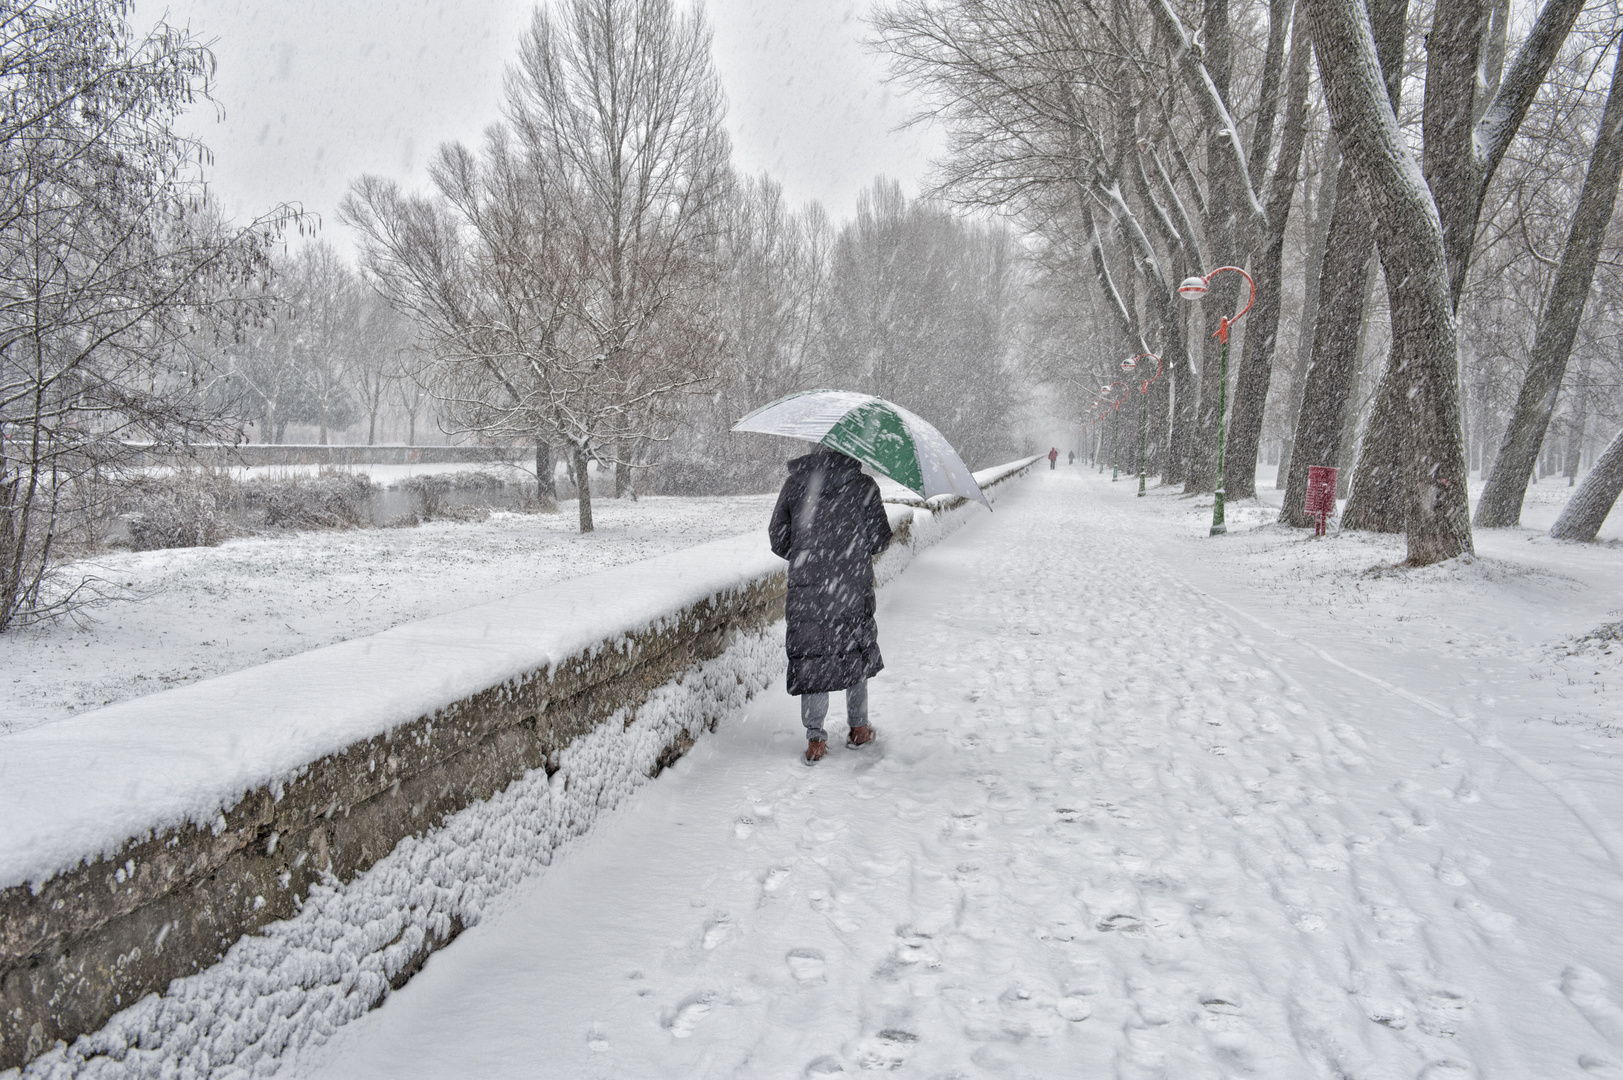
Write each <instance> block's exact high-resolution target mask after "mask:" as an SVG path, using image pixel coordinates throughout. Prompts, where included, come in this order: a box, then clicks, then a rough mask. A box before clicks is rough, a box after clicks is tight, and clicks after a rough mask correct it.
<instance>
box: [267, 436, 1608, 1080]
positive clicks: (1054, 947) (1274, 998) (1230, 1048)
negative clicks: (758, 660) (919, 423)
mask: <svg viewBox="0 0 1623 1080" xmlns="http://www.w3.org/2000/svg"><path fill="white" fill-rule="evenodd" d="M1209 507H1210V502H1209V500H1189V499H1184V498H1180V497H1177V496H1175V495H1172V494H1170V493H1160V492H1158V493H1156V494H1155V495H1154V496H1153V497H1151V498H1147V499H1134V498H1133V497H1132V488H1131V486H1130V485H1128V484H1126V483H1120V484H1115V485H1111V484H1110V483H1109V482H1108V480H1102V479H1100V478H1099V477H1098V476H1097V475H1095V474H1091V473H1087V472H1084V471H1082V470H1081V469H1079V468H1078V469H1069V470H1067V469H1063V468H1062V469H1061V470H1060V471H1058V472H1055V473H1050V472H1049V471H1047V470H1039V471H1038V472H1037V473H1036V474H1034V476H1033V477H1032V478H1031V479H1029V480H1027V481H1025V482H1024V483H1023V484H1021V485H1018V486H1016V487H1014V488H1013V489H1011V490H1010V491H1009V492H1008V494H1007V495H1006V496H1005V497H1004V499H1003V500H1002V501H1000V502H999V504H998V512H997V513H996V514H995V515H992V516H990V517H986V516H984V515H982V518H981V519H980V520H974V521H971V522H970V523H969V525H968V526H967V527H966V528H965V529H964V530H963V531H962V532H960V533H959V534H958V535H957V536H956V537H955V538H954V540H953V541H952V542H950V543H947V544H943V545H941V546H939V547H937V548H935V549H933V550H931V551H929V552H927V553H925V554H923V555H921V556H919V557H918V558H917V559H916V560H915V561H914V563H913V566H912V568H911V569H910V570H909V572H908V573H907V574H906V575H905V576H903V577H902V578H901V579H899V580H898V581H897V582H896V583H895V584H894V585H892V586H890V587H889V588H888V589H887V590H886V591H885V592H884V593H883V594H882V598H881V607H880V627H881V640H882V644H883V648H884V651H885V656H886V660H887V663H888V669H887V671H886V672H885V673H884V674H883V675H881V676H880V677H879V678H878V679H876V680H875V681H874V683H873V686H872V708H873V712H874V717H875V723H876V724H877V725H878V726H879V728H880V731H881V736H880V741H879V743H878V744H877V745H875V746H873V747H870V748H868V749H864V750H861V751H849V750H846V749H844V748H843V747H836V748H835V749H834V750H833V751H832V752H831V754H830V756H829V759H828V760H826V761H825V762H823V763H822V764H820V765H818V766H817V767H815V768H810V769H808V768H805V767H803V766H802V765H800V764H799V763H798V761H797V754H798V750H799V748H800V746H801V742H800V738H801V736H800V728H799V723H798V717H797V715H796V712H795V703H794V702H793V700H792V699H790V698H788V697H787V696H785V695H784V694H783V693H782V692H781V691H774V692H771V693H769V694H766V695H764V696H763V697H761V698H760V699H757V702H756V703H755V704H753V705H751V706H750V707H749V708H748V709H746V710H745V711H744V712H743V713H742V714H741V715H740V716H739V717H738V718H737V719H736V720H735V721H734V722H731V723H724V724H723V725H722V728H721V730H720V731H719V732H718V733H717V734H716V735H715V736H713V737H710V738H707V739H705V740H703V741H701V742H700V744H699V745H698V747H697V748H696V749H695V750H694V751H693V753H692V754H690V755H689V757H688V758H686V759H684V760H683V761H682V762H681V763H680V764H679V765H678V766H676V767H675V768H674V769H672V770H671V771H669V772H667V773H666V774H665V776H664V777H662V779H661V780H660V781H659V782H658V783H656V784H652V785H649V786H647V787H645V788H643V789H642V790H641V791H640V792H638V793H637V794H636V795H634V796H632V797H631V799H630V800H629V802H628V803H627V805H626V806H625V807H624V808H623V809H622V810H620V811H619V812H617V813H616V814H614V815H612V816H611V817H609V818H606V819H604V820H602V821H600V822H599V823H598V825H597V826H596V827H595V828H594V829H593V831H592V832H591V833H590V834H588V835H587V836H586V837H585V838H584V839H583V840H581V841H578V842H577V843H576V844H575V845H574V846H573V848H572V849H571V850H569V851H568V853H567V854H566V855H565V856H564V857H563V858H562V859H561V860H559V861H557V862H555V863H554V864H553V865H552V867H551V868H550V869H549V870H547V871H545V872H544V873H542V874H540V875H538V876H536V877H534V878H532V879H530V880H528V881H526V882H524V883H523V884H521V885H519V886H517V887H515V888H513V889H512V890H511V891H509V892H508V893H506V894H504V895H503V896H501V897H500V898H497V899H494V900H492V901H490V902H488V903H487V905H486V918H485V919H484V921H483V922H482V923H481V924H480V925H478V926H476V927H474V928H473V929H471V930H469V931H468V932H467V933H466V934H464V935H463V937H462V938H461V939H460V940H459V941H457V942H456V943H455V944H453V945H452V946H451V947H450V948H449V949H447V950H446V951H444V952H441V953H438V954H436V955H435V956H433V957H432V958H431V959H430V960H429V961H428V963H427V965H426V967H425V968H424V970H423V971H422V972H421V973H420V974H419V975H418V976H417V977H416V978H415V979H413V981H412V982H410V983H409V984H407V985H406V986H405V988H404V989H402V990H401V991H399V992H397V993H396V994H394V995H393V997H392V998H391V999H390V1000H389V1001H388V1002H387V1003H386V1004H385V1005H384V1006H383V1007H382V1008H381V1009H379V1010H377V1011H375V1012H372V1013H370V1014H368V1015H366V1016H363V1017H361V1018H359V1019H358V1020H356V1021H354V1022H353V1023H351V1024H349V1025H348V1026H346V1027H344V1028H341V1029H339V1030H337V1031H336V1032H335V1033H334V1034H333V1036H332V1038H331V1040H330V1041H329V1042H328V1043H327V1044H326V1045H325V1046H322V1047H316V1048H308V1049H306V1050H305V1051H303V1052H302V1053H299V1054H293V1055H290V1056H289V1057H288V1058H287V1059H286V1060H285V1061H284V1063H283V1065H284V1068H283V1072H284V1073H285V1074H287V1075H295V1076H311V1077H342V1078H358V1077H367V1076H377V1077H391V1078H395V1077H441V1076H481V1077H499V1076H525V1077H551V1076H556V1077H593V1076H609V1077H623V1076H694V1077H718V1076H748V1077H757V1076H761V1077H767V1076H819V1075H823V1076H826V1075H831V1074H836V1073H839V1072H842V1071H843V1072H845V1073H848V1074H856V1073H860V1072H862V1071H864V1070H865V1069H881V1070H894V1071H896V1073H897V1074H898V1075H901V1076H920V1077H926V1076H929V1077H935V1076H982V1075H985V1076H1035V1077H1054V1076H1086V1077H1093V1076H1118V1077H1177V1078H1180V1080H1184V1078H1198V1077H1219V1076H1225V1077H1228V1076H1258V1077H1278V1078H1282V1080H1283V1078H1301V1077H1360V1078H1372V1080H1373V1078H1396V1077H1405V1078H1407V1077H1425V1078H1428V1080H1463V1078H1467V1077H1482V1078H1488V1077H1504V1078H1507V1080H1509V1078H1526V1077H1563V1076H1571V1077H1578V1076H1584V1077H1599V1076H1623V1005H1620V1002H1623V930H1620V929H1619V915H1620V914H1623V844H1620V841H1619V837H1618V834H1617V832H1616V831H1615V829H1614V828H1613V826H1612V824H1611V823H1612V822H1615V821H1617V820H1618V818H1619V815H1620V813H1623V786H1620V785H1619V783H1618V780H1619V779H1620V777H1619V773H1620V764H1619V759H1618V754H1617V744H1616V743H1615V742H1614V738H1615V736H1616V735H1617V734H1618V728H1617V727H1616V726H1615V724H1616V717H1617V716H1618V715H1619V714H1620V712H1623V710H1619V708H1618V705H1619V691H1620V689H1623V678H1620V666H1623V648H1618V647H1616V645H1617V643H1616V642H1614V641H1608V639H1607V638H1606V637H1605V635H1601V636H1600V637H1592V638H1590V639H1589V640H1587V641H1585V640H1583V638H1584V635H1585V634H1587V633H1589V632H1590V631H1592V630H1594V629H1596V628H1597V627H1600V626H1602V625H1605V624H1608V623H1613V622H1617V621H1618V620H1620V619H1623V610H1620V609H1619V605H1620V603H1623V558H1619V554H1618V552H1617V550H1616V549H1615V548H1608V547H1604V546H1603V547H1595V546H1578V545H1568V544H1557V543H1555V542H1553V541H1549V540H1548V539H1547V538H1544V537H1541V536H1538V535H1536V534H1532V533H1529V532H1524V531H1507V532H1499V533H1479V534H1478V546H1479V549H1480V551H1481V552H1482V557H1481V558H1479V559H1477V560H1475V561H1474V562H1472V563H1468V564H1459V563H1456V564H1451V565H1447V566H1442V567H1435V568H1430V569H1425V570H1415V571H1411V570H1402V569H1396V568H1394V567H1393V565H1392V564H1393V563H1395V562H1396V561H1397V559H1399V558H1401V539H1400V538H1380V537H1369V536H1362V535H1354V534H1346V535H1333V536H1331V537H1328V538H1326V539H1324V540H1317V541H1315V540H1313V539H1312V538H1311V537H1310V536H1306V535H1304V534H1303V533H1301V532H1295V531H1289V530H1283V529H1279V528H1277V527H1272V526H1269V527H1264V528H1260V529H1255V530H1253V531H1250V532H1246V531H1244V528H1245V526H1246V525H1247V524H1252V523H1255V522H1256V521H1257V520H1259V519H1261V518H1262V517H1264V516H1269V517H1271V512H1268V511H1265V510H1264V508H1262V507H1259V506H1247V505H1244V504H1242V505H1239V506H1234V507H1231V513H1230V522H1231V528H1234V529H1235V532H1234V533H1232V534H1231V535H1230V536H1228V537H1226V538H1222V539H1217V540H1211V539H1208V538H1206V537H1205V535H1204V533H1205V526H1206V522H1207V521H1209V513H1210V510H1209ZM1609 649H1610V651H1608V650H1609ZM839 708H840V706H839V703H838V698H836V702H835V705H834V709H833V710H832V711H833V713H834V714H835V716H836V717H837V716H838V715H839ZM838 726H839V725H838V724H837V723H836V724H835V728H836V730H837V729H838Z"/></svg>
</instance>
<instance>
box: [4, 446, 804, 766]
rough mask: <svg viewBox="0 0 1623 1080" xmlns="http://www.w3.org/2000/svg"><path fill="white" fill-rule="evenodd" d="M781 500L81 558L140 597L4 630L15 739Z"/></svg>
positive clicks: (525, 586) (612, 559) (524, 586)
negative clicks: (79, 620) (583, 520)
mask: <svg viewBox="0 0 1623 1080" xmlns="http://www.w3.org/2000/svg"><path fill="white" fill-rule="evenodd" d="M399 468H401V469H405V468H423V467H421V466H399ZM428 468H432V466H429V467H428ZM772 503H773V497H772V496H770V495H760V496H742V497H737V498H710V499H677V498H655V497H648V498H643V499H640V500H638V501H636V502H630V501H623V500H613V499H604V500H600V501H598V502H595V503H594V504H593V516H594V519H595V524H596V527H597V529H596V531H595V532H592V533H588V534H586V535H584V536H583V535H581V534H580V533H579V532H578V531H577V526H578V522H577V520H576V514H575V504H574V503H573V502H568V503H565V504H563V508H562V511H561V512H560V513H557V514H511V513H496V514H493V515H492V516H491V517H490V519H489V520H487V521H483V522H477V523H458V522H449V521H441V522H432V523H429V524H426V525H422V526H419V527H416V528H410V529H362V530H356V531H353V532H315V533H293V534H289V535H286V536H262V537H253V538H247V539H239V540H228V541H227V542H225V543H224V544H221V545H220V546H219V547H213V548H175V549H171V550H166V551H145V552H126V553H120V554H115V555H109V556H106V557H104V558H100V559H96V560H94V561H93V562H90V563H85V564H78V565H76V566H75V567H73V568H72V569H74V570H81V569H82V570H84V571H86V572H89V573H92V574H95V575H97V576H99V577H101V578H103V579H104V580H105V581H107V582H109V583H111V585H112V586H114V587H115V588H116V589H118V590H121V591H123V592H125V593H126V594H127V595H130V596H133V597H137V598H139V599H138V600H137V601H136V602H117V603H112V604H109V605H106V606H105V607H102V608H99V609H97V610H95V611H93V612H91V613H90V618H89V620H88V621H87V622H86V623H85V625H83V626H77V625H75V624H74V623H72V622H65V621H64V622H58V623H55V624H51V625H43V626H38V627H33V628H25V629H22V630H16V631H8V632H7V633H6V634H4V635H0V736H3V735H4V734H5V733H7V732H9V731H20V730H22V729H24V728H27V727H32V726H34V725H36V724H40V723H44V722H47V721H50V720H54V719H58V718H60V717H63V716H67V715H70V714H72V713H76V712H79V711H82V710H84V709H89V708H97V707H100V706H102V705H109V704H112V703H115V702H119V701H126V700H129V699H130V698H134V697H139V696H141V695H143V694H149V693H152V692H154V691H157V690H163V689H167V688H168V687H170V686H175V685H179V684H182V683H188V682H194V681H196V680H198V679H203V678H207V677H209V676H211V675H220V674H224V673H226V672H228V671H237V670H240V669H242V668H245V667H250V666H252V665H255V664H260V663H264V662H265V661H268V660H275V659H277V658H279V657H283V656H290V655H293V654H294V653H300V652H304V651H306V650H308V649H313V648H316V647H318V646H321V645H328V644H331V643H333V642H336V641H346V640H349V639H351V638H355V637H360V636H362V635H366V634H373V633H377V632H378V631H380V630H385V629H387V628H389V627H391V626H396V625H398V624H400V623H404V622H410V621H412V620H415V619H422V618H426V617H428V616H431V615H438V614H442V613H444V612H447V611H455V610H458V609H461V608H464V607H469V606H471V605H473V604H479V603H484V602H486V601H489V600H494V599H498V598H500V597H504V596H511V595H514V594H516V593H521V592H527V591H529V590H532V589H536V588H539V587H540V586H543V585H547V584H550V583H552V582H555V581H560V580H563V579H565V578H571V577H577V576H579V575H581V574H586V573H590V572H592V571H594V570H600V569H603V568H605V567H609V566H617V565H620V564H623V563H628V562H634V561H636V560H639V559H646V558H648V557H649V556H652V555H658V554H662V553H664V552H668V551H674V550H677V549H679V548H685V547H691V546H693V545H695V544H701V543H704V542H706V541H709V540H714V539H717V538H719V537H723V536H732V535H735V534H737V533H741V532H748V531H750V530H753V529H759V528H762V527H764V526H765V524H766V520H767V517H768V516H769V515H770V513H771V510H772Z"/></svg>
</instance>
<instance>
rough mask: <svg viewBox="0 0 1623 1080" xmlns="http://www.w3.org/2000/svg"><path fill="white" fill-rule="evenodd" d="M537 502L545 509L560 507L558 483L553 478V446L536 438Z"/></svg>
mask: <svg viewBox="0 0 1623 1080" xmlns="http://www.w3.org/2000/svg"><path fill="white" fill-rule="evenodd" d="M535 501H536V502H537V503H539V504H540V505H541V506H542V507H543V508H545V507H548V506H551V507H554V508H556V507H557V505H558V483H557V481H556V480H554V479H553V476H552V444H551V443H549V442H547V440H546V439H544V438H542V437H541V435H540V433H539V432H538V433H537V434H536V437H535Z"/></svg>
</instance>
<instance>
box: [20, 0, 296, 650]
mask: <svg viewBox="0 0 1623 1080" xmlns="http://www.w3.org/2000/svg"><path fill="white" fill-rule="evenodd" d="M125 11H126V8H125V5H123V4H121V3H117V2H113V0H75V2H72V3H67V2H62V3H51V2H41V3H32V4H27V5H23V6H20V7H17V6H13V7H11V8H8V9H7V11H6V13H5V16H4V18H3V19H0V74H3V78H4V80H5V87H6V95H5V106H4V109H3V110H0V631H3V630H5V629H6V628H7V627H9V626H11V625H13V624H14V622H15V621H16V620H17V619H18V618H20V617H30V616H39V615H42V614H47V613H49V612H51V611H53V610H61V609H62V608H63V607H64V606H69V605H71V604H72V603H73V599H72V596H71V594H67V595H62V594H58V595H56V596H55V597H52V596H49V595H47V593H46V592H45V591H44V590H43V586H45V584H46V583H47V580H48V574H49V571H50V567H51V558H52V553H53V550H54V548H55V547H56V545H57V543H58V541H59V540H60V539H61V538H60V537H59V536H58V533H57V528H58V525H59V524H60V515H61V513H62V511H63V509H64V507H65V505H66V504H67V502H68V501H69V500H71V499H73V498H75V497H76V494H78V493H82V492H83V491H84V490H85V488H86V486H87V485H88V484H89V483H90V482H91V480H92V478H94V477H97V476H99V475H103V474H105V472H106V471H107V470H108V469H109V468H113V467H116V466H117V465H119V464H120V463H121V462H123V461H124V460H125V458H126V455H127V453H128V450H127V447H126V440H128V439H131V438H145V439H149V440H154V441H160V442H180V441H185V440H188V439H192V438H197V437H200V436H207V435H214V436H216V437H230V433H231V431H232V430H233V429H234V426H235V425H234V424H233V423H232V422H231V419H230V418H229V417H228V416H226V415H225V412H224V409H222V407H221V406H220V403H219V398H218V397H217V396H216V395H215V394H213V393H211V390H212V389H213V386H212V382H213V380H212V373H211V372H209V371H207V370H205V369H203V368H201V367H200V366H199V365H198V363H197V355H196V353H195V352H193V351H192V350H189V349H181V348H179V347H178V346H179V345H180V344H181V343H182V341H183V340H185V339H188V338H189V337H190V336H192V335H193V334H194V333H195V332H196V331H197V330H198V329H199V328H200V327H202V326H204V325H206V324H209V323H212V324H214V325H216V326H219V327H221V328H222V329H223V331H224V332H226V333H230V332H231V328H232V327H234V326H236V325H241V324H242V323H244V322H247V321H249V320H251V319H252V318H253V317H255V316H256V315H257V314H258V313H259V312H260V309H261V306H262V293H261V289H260V282H261V279H262V276H263V273H264V270H265V267H266V255H267V249H268V245H269V243H270V242H271V240H272V239H273V236H274V234H275V232H276V230H277V227H278V225H279V224H280V223H281V222H282V221H284V220H286V218H287V214H286V213H285V212H281V211H279V212H277V213H275V214H272V215H270V216H268V217H266V218H263V219H260V220H258V221H256V222H254V223H252V224H251V225H250V226H248V227H247V228H244V229H234V228H231V227H229V226H227V225H225V224H223V223H222V222H221V221H220V219H219V217H218V215H217V214H215V213H214V212H213V210H212V208H211V207H210V206H209V204H208V203H207V201H206V199H205V192H204V188H203V185H202V180H201V177H200V176H199V175H198V172H197V162H198V161H199V159H200V158H202V157H204V156H205V155H204V152H203V150H202V148H201V147H200V146H199V145H198V144H197V143H196V142H195V141H192V140H189V139H186V138H184V137H182V136H180V135H177V134H176V133H175V131H174V128H173V122H174V119H175V117H176V115H177V114H178V113H179V112H180V111H181V110H182V109H184V108H186V107H187V106H188V105H190V104H191V103H192V102H193V101H195V100H197V99H199V98H206V97H207V95H208V92H209V85H210V76H211V72H212V70H213V58H212V57H211V56H210V54H209V52H208V50H207V49H206V48H204V47H203V46H202V45H201V44H200V43H199V42H197V41H196V40H195V39H193V38H192V37H190V36H189V35H188V34H187V33H185V32H184V31H180V30H176V29H174V28H172V27H169V26H167V25H163V24H159V25H158V26H157V27H156V28H155V29H154V30H152V31H151V33H149V34H147V35H145V36H142V37H136V36H134V35H132V34H131V33H130V31H129V28H128V26H127V24H126V22H125Z"/></svg>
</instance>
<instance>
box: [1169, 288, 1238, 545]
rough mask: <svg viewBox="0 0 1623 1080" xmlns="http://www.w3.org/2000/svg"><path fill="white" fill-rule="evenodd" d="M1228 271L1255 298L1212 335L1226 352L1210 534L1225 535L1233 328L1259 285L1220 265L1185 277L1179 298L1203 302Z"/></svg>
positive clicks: (1220, 371)
mask: <svg viewBox="0 0 1623 1080" xmlns="http://www.w3.org/2000/svg"><path fill="white" fill-rule="evenodd" d="M1225 270H1232V271H1233V272H1234V273H1236V274H1239V275H1240V276H1241V277H1243V278H1245V281H1246V284H1247V285H1250V286H1251V299H1249V300H1247V301H1246V302H1245V307H1243V308H1241V309H1240V310H1239V312H1238V314H1236V315H1235V316H1234V317H1233V318H1230V317H1229V316H1227V315H1225V316H1223V319H1222V321H1221V322H1219V323H1218V324H1217V333H1215V334H1213V335H1212V336H1213V337H1215V338H1217V339H1218V340H1219V341H1221V342H1222V343H1223V348H1222V351H1221V352H1220V353H1219V358H1218V361H1217V498H1216V499H1215V500H1214V501H1213V502H1212V531H1211V533H1210V535H1212V536H1221V535H1223V534H1224V533H1226V532H1228V531H1229V530H1228V526H1227V525H1225V524H1224V523H1223V495H1224V492H1223V433H1224V432H1223V429H1224V421H1225V419H1226V418H1227V416H1228V393H1229V327H1231V326H1233V325H1234V324H1235V323H1236V322H1238V321H1239V319H1240V317H1241V316H1242V315H1244V314H1245V313H1246V312H1248V311H1250V310H1251V305H1252V304H1255V303H1256V302H1257V283H1256V282H1255V281H1252V280H1251V275H1250V274H1248V273H1246V272H1245V271H1244V270H1241V269H1240V268H1239V267H1238V266H1219V267H1218V268H1217V269H1216V270H1213V271H1212V272H1211V273H1209V274H1207V275H1206V276H1205V277H1190V278H1184V280H1183V284H1182V285H1179V286H1178V295H1179V296H1181V297H1183V298H1184V299H1185V300H1199V299H1200V298H1201V297H1203V296H1205V295H1206V289H1207V288H1208V287H1209V286H1210V284H1211V280H1212V278H1214V277H1216V276H1217V275H1218V274H1221V273H1223V272H1224V271H1225Z"/></svg>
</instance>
